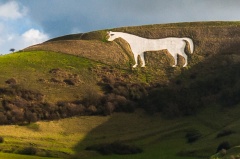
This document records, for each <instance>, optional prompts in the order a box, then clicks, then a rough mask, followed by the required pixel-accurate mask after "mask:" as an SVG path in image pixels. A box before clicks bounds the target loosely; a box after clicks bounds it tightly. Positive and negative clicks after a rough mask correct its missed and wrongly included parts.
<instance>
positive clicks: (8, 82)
mask: <svg viewBox="0 0 240 159" xmlns="http://www.w3.org/2000/svg"><path fill="white" fill-rule="evenodd" d="M5 83H7V84H9V85H16V84H17V80H16V79H15V78H10V79H8V80H6V81H5Z"/></svg>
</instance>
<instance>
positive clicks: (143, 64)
mask: <svg viewBox="0 0 240 159" xmlns="http://www.w3.org/2000/svg"><path fill="white" fill-rule="evenodd" d="M140 58H141V60H142V66H141V67H145V59H144V52H143V53H141V54H140Z"/></svg>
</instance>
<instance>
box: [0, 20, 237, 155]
mask: <svg viewBox="0 0 240 159" xmlns="http://www.w3.org/2000/svg"><path fill="white" fill-rule="evenodd" d="M111 30H113V31H122V32H128V33H132V34H135V35H139V36H142V37H146V38H165V37H169V36H171V37H190V38H192V39H193V41H194V44H195V50H194V53H193V54H189V53H188V51H187V50H188V49H186V52H187V53H188V56H189V65H188V67H187V68H182V67H181V66H182V64H183V63H184V61H183V59H182V58H181V57H179V66H178V67H176V68H172V67H171V65H172V63H173V59H172V57H171V56H169V54H168V52H167V51H166V50H163V51H158V52H147V53H146V68H140V67H139V68H136V69H132V65H133V57H132V53H131V51H130V48H129V46H128V44H127V43H126V42H125V41H124V40H122V39H118V40H116V41H114V42H106V31H107V30H102V31H95V32H90V33H84V34H75V35H67V36H63V37H59V38H55V39H52V40H49V41H47V42H45V43H42V44H39V45H35V46H31V47H29V48H26V49H24V50H23V51H20V52H18V53H13V54H9V55H4V56H0V67H1V69H0V101H1V104H0V110H1V112H0V121H1V122H2V123H4V122H3V121H5V123H6V124H9V123H10V124H14V123H18V124H21V125H23V126H16V125H10V126H1V128H0V132H1V133H0V134H1V136H2V137H3V138H4V142H3V143H1V144H0V150H1V152H4V153H1V154H0V156H1V155H7V154H5V153H16V154H19V153H22V152H24V153H25V155H26V150H28V151H27V152H29V151H30V152H32V151H33V154H32V155H37V156H45V157H60V158H68V157H70V158H98V159H101V158H123V156H122V155H116V154H112V155H107V156H104V155H100V154H99V153H97V152H96V151H87V150H86V147H89V146H96V145H97V146H98V145H99V144H109V143H110V144H111V143H114V142H120V143H124V144H127V145H136V146H137V147H139V148H141V149H142V150H143V152H142V153H140V154H135V155H124V158H129V159H131V158H143V159H145V158H146V159H147V158H159V157H160V158H169V159H178V158H179V159H181V158H189V159H192V158H208V157H210V156H212V155H213V156H212V158H214V157H215V158H216V157H222V158H224V159H225V158H230V157H232V156H235V157H236V156H237V155H238V154H239V151H238V148H237V147H235V146H238V145H240V143H239V141H238V139H239V137H240V136H239V132H240V130H239V126H238V125H239V122H240V121H239V118H238V116H239V115H238V114H239V113H240V109H239V103H240V96H239V94H240V92H239V90H240V89H239V88H240V83H239V80H238V79H239V77H240V72H239V68H240V52H239V51H240V45H239V42H240V38H239V34H240V23H239V22H196V23H177V24H164V25H148V26H138V27H123V28H116V29H111ZM83 105H84V106H85V107H83ZM143 109H144V110H146V111H147V112H145V111H143ZM134 110H136V111H135V112H134ZM29 111H30V112H29ZM114 111H118V113H113V112H114ZM121 111H125V112H132V113H130V114H129V113H128V114H126V113H119V112H121ZM83 112H84V113H85V114H84V113H83ZM112 113H113V114H112ZM29 114H30V115H29ZM69 114H70V115H69ZM100 114H101V115H102V114H104V115H109V114H111V115H110V116H81V117H72V118H67V119H62V118H65V117H69V116H76V115H100ZM149 114H151V115H149ZM23 118H27V119H29V118H30V119H29V121H28V120H27V121H24V120H23ZM36 119H37V120H51V119H59V120H55V121H45V122H36V123H32V124H30V125H29V124H28V122H32V121H36ZM16 132H19V133H16ZM223 142H228V143H229V144H230V147H231V148H232V149H230V150H227V154H226V155H224V156H218V155H219V154H216V155H215V156H214V154H215V153H216V150H217V148H218V146H219V144H221V143H223ZM29 147H30V148H34V150H32V149H29ZM100 147H101V146H100ZM220 155H221V154H220ZM11 157H12V158H13V157H14V155H13V156H11V155H10V156H9V158H11ZM16 158H17V157H16Z"/></svg>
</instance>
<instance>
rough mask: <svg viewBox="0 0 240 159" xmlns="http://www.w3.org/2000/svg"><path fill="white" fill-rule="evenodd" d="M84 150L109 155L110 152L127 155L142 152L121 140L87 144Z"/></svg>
mask: <svg viewBox="0 0 240 159" xmlns="http://www.w3.org/2000/svg"><path fill="white" fill-rule="evenodd" d="M86 150H93V151H98V152H99V153H101V154H102V155H110V154H119V155H127V154H137V153H141V152H143V150H142V149H140V148H138V147H136V146H130V145H127V144H123V143H121V142H113V143H110V144H100V145H94V146H89V147H87V148H86Z"/></svg>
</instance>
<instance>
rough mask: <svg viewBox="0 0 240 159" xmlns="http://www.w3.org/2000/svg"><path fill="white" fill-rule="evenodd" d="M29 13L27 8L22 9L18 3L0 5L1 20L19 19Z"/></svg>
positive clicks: (11, 2)
mask: <svg viewBox="0 0 240 159" xmlns="http://www.w3.org/2000/svg"><path fill="white" fill-rule="evenodd" d="M26 13H27V8H26V7H21V6H20V5H19V4H18V3H17V2H15V1H10V2H7V3H5V4H0V18H5V19H18V18H21V17H23V16H24V15H25V14H26Z"/></svg>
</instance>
